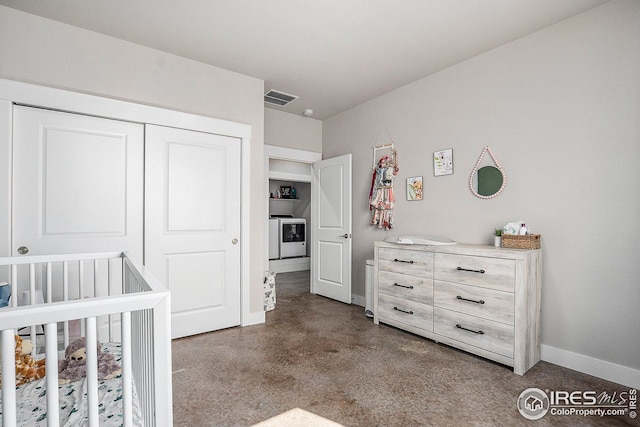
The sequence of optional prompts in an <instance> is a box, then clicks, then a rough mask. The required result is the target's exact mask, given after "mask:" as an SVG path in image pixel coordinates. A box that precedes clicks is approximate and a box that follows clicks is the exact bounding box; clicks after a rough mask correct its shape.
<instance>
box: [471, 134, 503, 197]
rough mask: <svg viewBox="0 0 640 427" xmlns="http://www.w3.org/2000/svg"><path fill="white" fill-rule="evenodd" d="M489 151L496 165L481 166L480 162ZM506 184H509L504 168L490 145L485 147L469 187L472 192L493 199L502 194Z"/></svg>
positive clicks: (472, 174)
mask: <svg viewBox="0 0 640 427" xmlns="http://www.w3.org/2000/svg"><path fill="white" fill-rule="evenodd" d="M487 152H488V153H489V155H490V156H491V158H492V159H493V161H494V163H495V164H496V166H483V167H480V163H481V162H482V159H483V157H484V155H485V153H487ZM505 185H507V177H506V175H505V173H504V171H503V170H502V167H501V166H500V164H499V163H498V161H497V160H496V158H495V156H494V155H493V153H492V152H491V149H490V148H489V147H484V150H482V153H481V154H480V158H479V159H478V162H477V163H476V166H475V167H474V168H473V171H472V172H471V178H470V179H469V188H470V189H471V192H472V193H473V194H474V195H476V196H477V197H480V198H481V199H491V198H493V197H496V196H497V195H498V194H500V193H501V192H502V190H503V189H504V187H505Z"/></svg>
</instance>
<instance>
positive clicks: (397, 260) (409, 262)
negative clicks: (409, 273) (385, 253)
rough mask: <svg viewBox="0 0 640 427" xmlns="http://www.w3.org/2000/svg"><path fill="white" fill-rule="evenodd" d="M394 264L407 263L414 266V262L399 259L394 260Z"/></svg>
mask: <svg viewBox="0 0 640 427" xmlns="http://www.w3.org/2000/svg"><path fill="white" fill-rule="evenodd" d="M393 262H406V263H407V264H413V261H405V260H402V259H398V258H396V259H394V260H393Z"/></svg>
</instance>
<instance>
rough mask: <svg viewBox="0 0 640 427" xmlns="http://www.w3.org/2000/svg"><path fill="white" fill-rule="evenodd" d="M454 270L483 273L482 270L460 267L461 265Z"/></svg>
mask: <svg viewBox="0 0 640 427" xmlns="http://www.w3.org/2000/svg"><path fill="white" fill-rule="evenodd" d="M456 270H458V271H470V272H472V273H480V274H484V270H469V269H468V268H462V267H458V268H457V269H456Z"/></svg>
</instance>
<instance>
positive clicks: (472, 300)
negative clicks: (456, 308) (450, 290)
mask: <svg viewBox="0 0 640 427" xmlns="http://www.w3.org/2000/svg"><path fill="white" fill-rule="evenodd" d="M456 299H459V300H461V301H468V302H475V303H476V304H484V300H482V299H481V300H478V301H476V300H474V299H469V298H462V297H461V296H460V295H458V296H457V297H456Z"/></svg>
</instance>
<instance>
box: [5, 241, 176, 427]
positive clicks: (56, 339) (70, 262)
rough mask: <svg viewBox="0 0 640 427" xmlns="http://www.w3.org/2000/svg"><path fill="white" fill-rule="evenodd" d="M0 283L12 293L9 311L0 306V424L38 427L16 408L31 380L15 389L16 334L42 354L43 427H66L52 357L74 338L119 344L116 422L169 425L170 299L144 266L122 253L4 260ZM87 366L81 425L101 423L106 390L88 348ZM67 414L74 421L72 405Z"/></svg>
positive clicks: (93, 349) (92, 350)
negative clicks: (8, 287)
mask: <svg viewBox="0 0 640 427" xmlns="http://www.w3.org/2000/svg"><path fill="white" fill-rule="evenodd" d="M2 281H4V282H8V283H10V284H11V290H12V292H11V295H12V296H11V300H10V303H9V306H8V307H4V308H0V334H1V347H2V352H1V354H2V395H1V396H2V403H1V406H0V408H1V411H2V418H1V419H2V426H4V427H7V426H15V425H18V424H20V425H36V424H37V423H36V421H35V420H32V421H24V417H25V414H22V413H21V412H20V409H19V408H20V406H21V405H22V404H23V402H21V399H23V397H21V394H20V393H21V389H22V388H23V387H26V386H27V385H30V384H33V383H28V384H25V385H23V386H19V387H15V384H16V375H15V355H14V335H16V334H25V335H27V336H25V338H27V339H29V338H30V339H31V341H33V344H34V345H33V352H32V355H33V356H34V358H42V357H46V361H45V363H46V365H45V366H46V376H45V377H44V378H43V379H40V380H37V381H39V382H41V383H42V384H41V387H42V388H43V389H46V393H40V395H41V398H42V403H41V405H40V406H41V407H42V408H44V409H43V410H44V413H43V414H40V420H44V421H43V425H45V424H46V425H48V426H58V425H60V423H63V424H65V423H66V424H70V423H72V422H70V421H68V420H66V421H65V416H66V415H65V414H63V413H61V408H60V406H64V407H66V405H60V399H61V398H62V396H60V395H59V393H60V390H62V389H61V388H60V389H59V385H58V360H59V358H60V357H61V354H62V357H64V355H63V353H61V350H64V349H65V348H66V346H67V345H68V344H69V342H70V341H71V340H73V339H74V338H76V337H78V336H84V337H86V339H87V342H95V341H96V340H99V341H100V342H101V343H102V344H108V343H111V342H119V344H117V347H118V348H119V349H121V355H120V357H121V359H120V363H121V365H122V374H121V375H120V376H118V377H116V378H115V379H112V380H108V381H116V382H117V386H116V387H112V386H109V388H110V389H112V388H117V389H118V390H119V391H120V390H121V395H120V396H118V398H117V399H115V400H117V401H118V403H117V405H118V407H117V408H118V409H116V410H119V411H120V413H119V414H117V416H115V417H114V418H113V420H114V423H115V424H117V425H124V426H131V425H145V426H156V425H159V426H163V425H172V421H173V410H172V397H171V330H170V328H171V324H170V319H171V318H170V316H171V307H170V294H169V291H167V290H166V289H165V288H164V287H163V286H162V285H161V284H160V283H159V282H158V281H157V280H156V279H155V278H154V277H153V276H152V275H150V274H149V273H148V272H147V271H145V269H144V267H141V266H140V265H138V264H136V263H135V262H134V261H132V260H131V259H130V258H129V257H127V255H126V254H125V253H94V254H75V255H50V256H25V257H9V258H0V282H2ZM40 295H42V298H40ZM86 363H87V364H86V367H87V369H86V370H87V373H86V378H85V379H83V380H81V381H82V387H83V392H82V393H81V394H80V396H83V394H84V387H86V395H87V396H86V401H84V400H85V399H84V397H82V398H81V399H79V400H80V406H82V408H80V409H81V410H80V412H81V413H82V414H85V415H86V416H84V415H83V417H84V418H83V420H82V422H81V424H84V425H88V426H98V425H104V424H105V423H104V420H101V418H100V417H101V416H104V413H101V411H103V412H104V409H103V407H104V404H103V403H101V402H100V401H99V391H98V390H99V387H101V388H100V389H101V390H103V389H104V388H105V387H104V384H103V382H102V381H98V368H97V349H96V347H95V346H89V345H88V346H87V362H86ZM78 383H80V382H78ZM60 387H62V386H60ZM65 393H66V391H65ZM101 393H102V391H101ZM32 394H33V393H32ZM112 400H113V399H112ZM67 410H68V408H67ZM73 412H74V415H75V416H77V413H78V408H74V409H73ZM75 422H77V421H75ZM75 422H73V424H74V425H75Z"/></svg>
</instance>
